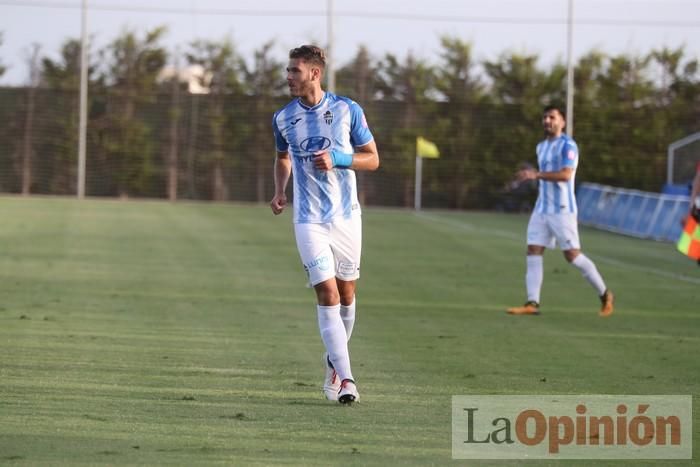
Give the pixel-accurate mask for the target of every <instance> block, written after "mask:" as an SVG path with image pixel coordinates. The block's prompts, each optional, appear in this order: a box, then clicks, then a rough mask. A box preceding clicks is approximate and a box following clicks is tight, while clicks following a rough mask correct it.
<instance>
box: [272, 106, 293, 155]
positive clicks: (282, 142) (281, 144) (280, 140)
mask: <svg viewBox="0 0 700 467" xmlns="http://www.w3.org/2000/svg"><path fill="white" fill-rule="evenodd" d="M278 115H279V113H275V115H274V116H273V117H272V133H273V135H274V136H275V148H276V149H277V152H286V151H287V149H289V143H288V142H287V140H286V139H284V136H282V132H281V131H280V129H279V126H278V125H277V116H278Z"/></svg>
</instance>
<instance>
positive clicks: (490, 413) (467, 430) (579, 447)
mask: <svg viewBox="0 0 700 467" xmlns="http://www.w3.org/2000/svg"><path fill="white" fill-rule="evenodd" d="M692 412H693V411H692V397H691V396H687V395H686V396H670V395H647V396H639V395H634V396H624V395H581V396H571V395H562V396H556V395H546V396H544V395H532V396H453V397H452V457H453V458H454V459H691V458H692V453H693V449H692Z"/></svg>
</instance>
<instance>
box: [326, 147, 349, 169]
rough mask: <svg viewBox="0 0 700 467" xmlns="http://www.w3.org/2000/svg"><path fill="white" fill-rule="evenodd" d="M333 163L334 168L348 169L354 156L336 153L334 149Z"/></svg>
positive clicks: (332, 152)
mask: <svg viewBox="0 0 700 467" xmlns="http://www.w3.org/2000/svg"><path fill="white" fill-rule="evenodd" d="M331 162H333V167H340V168H341V169H347V168H348V167H350V166H351V165H352V154H348V153H345V152H340V151H336V150H335V149H333V150H332V151H331Z"/></svg>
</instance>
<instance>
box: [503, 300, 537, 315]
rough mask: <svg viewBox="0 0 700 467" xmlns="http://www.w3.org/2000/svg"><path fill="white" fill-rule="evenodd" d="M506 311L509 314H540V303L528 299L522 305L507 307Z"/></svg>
mask: <svg viewBox="0 0 700 467" xmlns="http://www.w3.org/2000/svg"><path fill="white" fill-rule="evenodd" d="M506 312H507V313H508V314H509V315H539V314H540V304H539V303H537V302H535V301H532V300H530V301H529V302H527V303H526V304H525V305H523V306H516V307H513V308H508V310H506Z"/></svg>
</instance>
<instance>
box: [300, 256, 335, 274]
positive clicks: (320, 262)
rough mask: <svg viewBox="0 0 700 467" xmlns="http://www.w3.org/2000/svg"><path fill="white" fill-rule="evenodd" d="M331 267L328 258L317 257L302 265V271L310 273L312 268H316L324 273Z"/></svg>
mask: <svg viewBox="0 0 700 467" xmlns="http://www.w3.org/2000/svg"><path fill="white" fill-rule="evenodd" d="M330 267H331V260H330V258H329V257H328V256H319V257H318V258H314V259H313V260H312V261H309V262H308V263H305V264H304V269H306V270H307V271H310V270H312V269H314V268H318V269H319V271H326V270H328V268H330Z"/></svg>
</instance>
